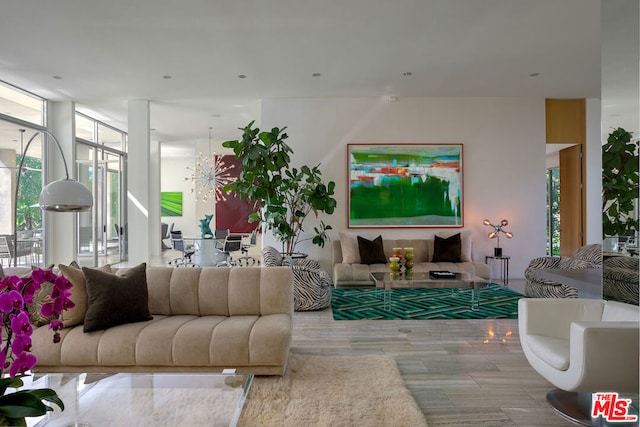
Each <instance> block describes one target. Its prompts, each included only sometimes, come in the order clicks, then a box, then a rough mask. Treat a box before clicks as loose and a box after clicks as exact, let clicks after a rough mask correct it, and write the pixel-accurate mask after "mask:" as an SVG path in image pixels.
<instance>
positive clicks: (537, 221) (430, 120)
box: [262, 97, 546, 278]
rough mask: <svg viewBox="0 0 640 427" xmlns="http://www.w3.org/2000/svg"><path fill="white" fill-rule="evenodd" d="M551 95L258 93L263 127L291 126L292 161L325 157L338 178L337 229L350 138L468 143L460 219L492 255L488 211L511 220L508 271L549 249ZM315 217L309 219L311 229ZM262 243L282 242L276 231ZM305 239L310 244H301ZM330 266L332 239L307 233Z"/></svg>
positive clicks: (478, 247)
mask: <svg viewBox="0 0 640 427" xmlns="http://www.w3.org/2000/svg"><path fill="white" fill-rule="evenodd" d="M544 108H545V103H544V99H542V98H541V99H523V98H399V99H398V100H397V101H396V102H389V101H388V100H387V98H382V97H381V98H296V99H266V100H263V102H262V128H264V129H269V128H271V127H272V126H279V127H282V126H287V127H288V130H287V133H288V134H289V139H288V140H287V141H288V143H289V144H290V145H291V147H292V148H293V150H294V153H295V156H294V162H295V163H297V164H299V165H300V164H309V165H314V164H317V163H321V164H322V166H321V169H322V172H323V175H324V176H325V178H327V179H331V180H334V181H335V182H336V195H335V197H336V200H337V201H338V208H337V210H336V212H335V213H334V215H332V216H331V217H330V218H324V219H325V222H327V221H328V222H329V223H330V224H331V225H332V226H333V228H334V229H333V230H332V233H331V237H332V239H336V238H338V231H340V230H345V229H347V214H348V213H347V211H346V206H347V179H346V178H347V173H346V167H347V166H346V161H347V160H346V147H347V144H348V143H355V142H359V143H367V142H370V143H445V142H451V143H462V144H464V221H465V224H464V225H465V226H464V229H468V230H471V231H472V233H473V239H474V258H475V259H477V260H481V261H484V257H485V255H491V254H492V253H493V248H494V246H495V240H489V239H488V238H487V237H486V236H487V233H488V231H489V230H488V228H487V227H484V226H483V225H482V220H483V219H484V218H488V219H489V220H491V221H499V220H501V219H502V218H507V219H508V220H509V223H510V224H509V226H508V227H507V230H509V231H511V232H513V234H514V238H513V239H511V240H508V239H500V244H501V246H502V247H503V248H504V249H503V251H504V253H505V255H510V256H511V265H510V267H511V268H510V277H512V278H516V277H523V275H524V269H525V268H526V266H527V265H528V263H529V261H530V260H531V259H532V258H534V257H537V256H541V255H544V253H545V229H546V225H545V194H546V193H545V154H546V153H545V110H544ZM313 225H314V224H312V223H309V225H308V226H307V229H308V230H312V229H313ZM438 230H439V229H431V228H419V229H357V230H356V231H357V232H358V233H359V234H361V235H363V236H370V237H376V236H377V235H378V234H382V236H383V237H384V236H398V237H410V236H417V235H425V236H428V235H432V234H434V233H435V232H436V231H438ZM263 244H264V245H273V246H275V247H276V248H279V247H280V246H279V244H278V243H277V242H276V241H275V240H274V239H273V237H272V236H269V235H265V236H264V237H263ZM305 244H306V245H305ZM298 250H301V251H303V252H308V253H310V255H311V257H313V258H316V259H318V260H319V261H320V262H321V264H322V265H323V266H324V267H325V268H326V269H329V271H331V270H330V260H331V249H330V245H329V246H325V248H318V247H317V246H312V245H311V244H310V243H309V242H305V243H303V244H301V245H300V246H299V247H298Z"/></svg>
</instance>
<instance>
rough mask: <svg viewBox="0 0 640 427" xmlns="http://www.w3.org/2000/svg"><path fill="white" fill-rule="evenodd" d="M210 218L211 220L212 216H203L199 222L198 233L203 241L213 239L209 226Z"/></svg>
mask: <svg viewBox="0 0 640 427" xmlns="http://www.w3.org/2000/svg"><path fill="white" fill-rule="evenodd" d="M211 218H213V215H205V216H204V219H201V220H200V232H201V235H202V238H203V239H213V232H212V231H211V227H210V226H209V224H210V223H211Z"/></svg>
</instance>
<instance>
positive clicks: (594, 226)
mask: <svg viewBox="0 0 640 427" xmlns="http://www.w3.org/2000/svg"><path fill="white" fill-rule="evenodd" d="M600 104H601V102H600V100H599V99H587V141H586V143H587V147H586V149H585V151H586V155H587V157H586V166H587V182H586V188H587V194H586V196H587V203H586V230H587V235H586V236H585V239H584V242H585V243H586V244H589V243H602V141H601V139H600V134H601V130H600V126H601V120H600V116H601V114H602V113H601V108H600Z"/></svg>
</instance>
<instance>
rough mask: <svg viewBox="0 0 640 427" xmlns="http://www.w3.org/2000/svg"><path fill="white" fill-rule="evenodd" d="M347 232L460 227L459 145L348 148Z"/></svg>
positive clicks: (460, 147) (460, 177)
mask: <svg viewBox="0 0 640 427" xmlns="http://www.w3.org/2000/svg"><path fill="white" fill-rule="evenodd" d="M347 150H348V153H347V159H348V168H349V170H348V173H349V191H348V197H349V227H350V228H358V227H462V226H463V198H462V195H463V182H462V167H463V164H462V144H349V145H348V146H347Z"/></svg>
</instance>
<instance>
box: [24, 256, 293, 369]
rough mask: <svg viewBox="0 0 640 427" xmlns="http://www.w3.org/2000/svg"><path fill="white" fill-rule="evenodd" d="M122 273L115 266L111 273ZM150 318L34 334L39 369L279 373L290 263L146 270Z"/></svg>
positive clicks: (288, 316)
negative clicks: (90, 328)
mask: <svg viewBox="0 0 640 427" xmlns="http://www.w3.org/2000/svg"><path fill="white" fill-rule="evenodd" d="M123 272H126V269H121V270H118V271H117V272H116V273H117V274H122V273H123ZM146 278H147V287H148V295H149V302H148V305H149V312H150V314H151V316H152V320H147V321H140V322H135V323H128V324H123V325H118V326H113V327H110V328H108V329H104V330H98V331H93V332H83V325H82V324H80V325H77V326H73V327H69V328H65V329H63V330H61V331H60V334H61V342H60V343H57V344H55V343H53V342H52V332H51V331H50V330H48V328H47V326H46V325H45V326H41V327H39V328H36V329H35V330H34V332H33V336H32V339H33V346H32V353H33V354H34V355H35V356H36V357H37V358H38V362H37V365H36V369H35V371H38V372H106V373H111V372H219V371H221V370H222V369H225V368H235V369H236V370H237V372H251V373H254V374H258V375H282V374H283V373H284V370H285V367H286V364H287V359H288V355H289V348H290V345H291V334H292V318H293V274H292V272H291V269H290V268H288V267H273V268H260V267H237V268H214V267H211V268H207V267H205V268H170V267H148V268H147V269H146Z"/></svg>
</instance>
